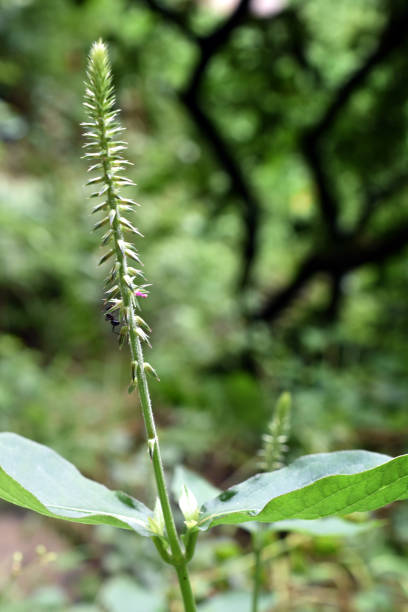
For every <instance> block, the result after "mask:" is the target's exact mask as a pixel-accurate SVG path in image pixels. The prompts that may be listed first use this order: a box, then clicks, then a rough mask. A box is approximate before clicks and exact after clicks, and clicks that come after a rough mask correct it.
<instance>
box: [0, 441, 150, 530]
mask: <svg viewBox="0 0 408 612" xmlns="http://www.w3.org/2000/svg"><path fill="white" fill-rule="evenodd" d="M0 468H1V469H0V498H2V499H4V500H6V501H8V502H10V503H12V504H16V505H17V506H22V507H23V508H29V509H30V510H34V511H35V512H39V513H40V514H45V515H46V516H51V517H54V518H60V519H65V520H68V521H74V522H76V523H88V524H92V525H113V526H115V527H123V528H125V529H133V530H134V531H137V533H139V534H140V535H143V536H150V535H151V534H150V533H149V530H148V526H147V520H148V518H149V517H150V516H152V512H151V510H149V509H148V508H146V506H144V505H143V504H142V503H141V502H139V501H138V500H137V499H134V498H133V497H130V495H127V494H126V493H122V492H120V491H110V490H109V489H107V488H106V487H105V486H104V485H101V484H99V483H97V482H94V481H93V480H89V479H88V478H85V476H82V474H81V473H80V472H79V471H78V470H77V468H76V467H75V466H73V465H72V464H71V463H69V461H67V460H66V459H63V458H62V457H61V456H60V455H58V454H57V453H56V452H55V451H53V450H51V449H50V448H48V447H47V446H43V445H42V444H38V443H37V442H33V441H32V440H27V438H23V437H21V436H18V435H17V434H14V433H0Z"/></svg>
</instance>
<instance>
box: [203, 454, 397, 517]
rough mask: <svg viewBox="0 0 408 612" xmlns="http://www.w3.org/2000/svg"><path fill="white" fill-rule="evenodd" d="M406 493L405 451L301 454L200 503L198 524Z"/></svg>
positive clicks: (334, 510)
mask: <svg viewBox="0 0 408 612" xmlns="http://www.w3.org/2000/svg"><path fill="white" fill-rule="evenodd" d="M407 497H408V455H402V456H400V457H396V458H395V459H392V458H390V457H388V456H387V455H380V454H379V453H371V452H367V451H340V452H336V453H322V454H318V455H309V456H306V457H301V458H300V459H298V460H297V461H295V462H294V463H293V464H292V465H290V466H288V467H285V468H283V469H281V470H277V471H275V472H268V473H265V474H257V475H256V476H253V477H252V478H250V479H249V480H246V481H245V482H242V483H241V484H239V485H236V486H235V487H232V488H230V489H228V490H227V491H224V492H223V493H221V494H220V495H218V497H216V498H215V499H213V500H211V501H210V502H208V503H206V504H205V505H204V506H203V507H202V512H201V515H200V520H199V523H200V528H201V529H208V528H209V527H212V526H214V525H221V524H237V523H244V522H246V521H258V522H276V521H282V520H286V519H317V518H321V517H325V516H334V515H344V514H350V513H351V512H367V511H370V510H375V509H376V508H380V507H381V506H385V505H386V504H389V503H391V502H393V501H396V500H400V499H406V498H407Z"/></svg>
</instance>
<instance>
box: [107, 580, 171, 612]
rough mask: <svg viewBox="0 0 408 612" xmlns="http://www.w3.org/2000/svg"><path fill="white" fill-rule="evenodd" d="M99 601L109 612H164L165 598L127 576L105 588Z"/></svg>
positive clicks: (110, 582)
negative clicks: (137, 611)
mask: <svg viewBox="0 0 408 612" xmlns="http://www.w3.org/2000/svg"><path fill="white" fill-rule="evenodd" d="M99 599H100V601H101V603H102V605H103V606H104V610H107V612H135V611H136V610H140V611H142V610H146V612H147V611H148V612H164V610H165V608H164V597H163V595H162V594H161V593H160V592H159V593H158V592H157V591H156V590H147V589H146V588H142V587H140V586H139V585H138V584H136V583H135V581H134V580H132V579H131V578H129V577H127V576H117V577H115V578H112V579H111V580H109V581H108V582H107V583H106V584H105V585H104V587H103V589H102V591H101V593H100V596H99Z"/></svg>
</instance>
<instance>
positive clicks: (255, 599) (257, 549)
mask: <svg viewBox="0 0 408 612" xmlns="http://www.w3.org/2000/svg"><path fill="white" fill-rule="evenodd" d="M256 536H257V534H256V533H255V534H254V535H253V537H252V542H253V545H254V557H255V567H254V578H253V590H252V608H251V612H258V604H259V593H260V590H261V567H262V564H261V561H262V559H261V557H262V550H263V547H262V544H260V543H259V542H258V541H257V537H256Z"/></svg>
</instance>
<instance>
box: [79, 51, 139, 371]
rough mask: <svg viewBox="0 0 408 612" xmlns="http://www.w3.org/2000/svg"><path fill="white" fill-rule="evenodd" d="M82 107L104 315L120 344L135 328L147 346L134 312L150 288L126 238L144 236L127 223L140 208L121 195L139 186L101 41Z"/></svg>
mask: <svg viewBox="0 0 408 612" xmlns="http://www.w3.org/2000/svg"><path fill="white" fill-rule="evenodd" d="M84 106H85V108H86V111H87V113H88V117H89V121H87V122H86V123H83V124H82V126H83V127H84V128H85V134H84V136H85V138H86V143H85V145H84V148H85V149H87V152H86V153H85V155H84V158H85V159H88V160H90V166H89V168H88V171H89V172H91V173H93V174H95V176H93V177H92V178H90V179H89V181H88V182H87V185H95V186H97V191H95V192H93V193H92V194H91V198H98V199H100V202H98V203H97V204H96V205H95V206H94V208H93V210H92V212H93V213H100V214H101V219H100V220H99V221H98V222H97V223H96V224H95V225H94V229H95V230H99V229H103V232H104V233H103V235H102V237H101V244H102V246H103V247H106V251H105V253H104V254H103V255H102V257H101V258H100V260H99V263H100V264H103V263H105V262H107V261H113V263H112V268H111V270H110V272H109V275H108V277H107V278H106V298H105V304H106V306H107V311H106V314H110V315H111V316H113V314H112V313H118V314H117V316H118V317H119V320H120V323H122V328H121V333H120V335H119V343H120V345H122V344H123V343H124V342H125V340H128V338H129V328H130V327H131V326H132V328H133V329H135V330H136V333H137V335H138V337H139V338H140V339H141V340H143V341H146V342H148V335H147V334H146V333H145V332H144V331H143V333H141V332H140V333H138V330H139V329H141V327H144V328H145V329H148V326H147V324H146V323H145V322H144V321H143V319H141V318H140V317H139V316H136V310H137V309H139V308H140V306H139V302H138V297H142V298H145V297H147V295H148V293H147V289H146V287H147V285H146V284H141V283H140V280H143V274H142V272H141V270H139V269H136V268H134V267H133V265H132V264H131V263H129V262H130V260H133V261H135V262H136V263H137V264H138V265H141V261H140V258H139V254H138V252H137V250H136V249H135V247H134V245H133V244H132V243H130V242H128V239H127V237H128V236H129V235H133V236H142V234H141V233H140V231H139V230H138V229H137V228H136V227H135V226H134V225H133V223H132V222H131V221H130V220H129V219H128V218H127V215H128V213H129V212H132V211H133V210H134V209H135V207H136V206H138V204H137V203H136V202H135V201H134V200H131V199H129V198H125V197H123V196H122V195H121V190H122V188H124V187H130V186H134V185H135V183H133V181H131V180H130V179H129V178H127V177H126V176H124V175H123V172H125V171H126V166H128V165H131V164H130V162H129V161H128V160H127V159H125V158H124V156H123V152H124V151H125V150H126V149H127V144H126V142H125V141H123V140H119V138H120V134H121V132H122V131H123V130H124V128H122V127H121V125H120V122H119V119H118V115H119V112H120V111H119V110H117V109H115V108H114V106H115V96H114V93H113V86H112V75H111V69H110V64H109V59H108V53H107V49H106V46H105V44H104V43H103V42H102V41H98V42H96V43H94V44H93V46H92V48H91V52H90V54H89V63H88V71H87V83H86V93H85V102H84ZM132 323H133V325H132ZM134 358H135V359H136V355H135V356H134Z"/></svg>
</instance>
